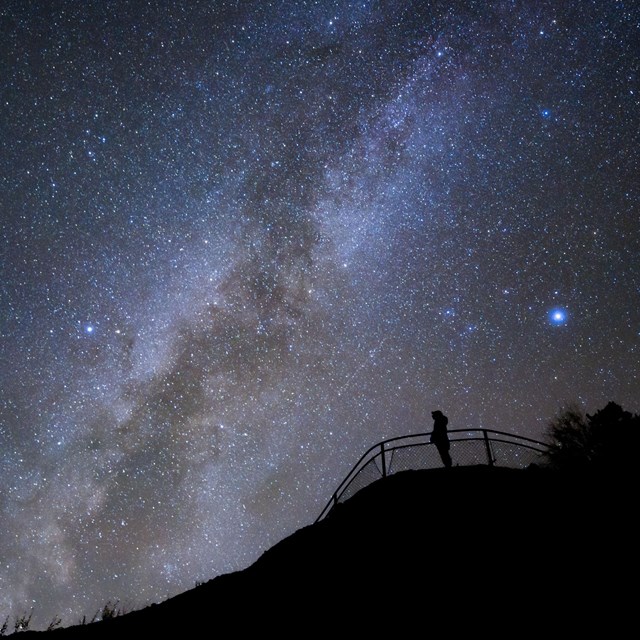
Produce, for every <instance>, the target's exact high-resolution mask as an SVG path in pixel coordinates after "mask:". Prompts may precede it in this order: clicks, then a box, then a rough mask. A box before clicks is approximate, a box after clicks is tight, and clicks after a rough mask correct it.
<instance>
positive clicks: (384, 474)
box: [380, 442, 387, 478]
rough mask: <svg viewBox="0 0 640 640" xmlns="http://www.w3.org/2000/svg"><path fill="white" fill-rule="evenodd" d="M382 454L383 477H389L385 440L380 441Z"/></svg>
mask: <svg viewBox="0 0 640 640" xmlns="http://www.w3.org/2000/svg"><path fill="white" fill-rule="evenodd" d="M380 455H381V456H382V477H383V478H386V477H387V459H386V458H385V457H384V442H381V443H380Z"/></svg>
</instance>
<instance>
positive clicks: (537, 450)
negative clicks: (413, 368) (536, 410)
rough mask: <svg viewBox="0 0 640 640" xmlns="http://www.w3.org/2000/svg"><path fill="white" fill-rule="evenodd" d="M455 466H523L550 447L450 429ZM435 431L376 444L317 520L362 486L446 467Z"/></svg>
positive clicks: (500, 434)
mask: <svg viewBox="0 0 640 640" xmlns="http://www.w3.org/2000/svg"><path fill="white" fill-rule="evenodd" d="M448 435H449V441H450V443H451V449H450V453H451V457H452V458H453V464H454V466H472V465H479V464H484V465H489V466H494V465H495V466H503V467H513V468H519V469H522V468H524V467H527V466H528V465H530V464H532V463H536V462H538V461H539V460H540V458H541V456H543V454H545V453H546V452H547V450H548V447H547V445H546V444H544V443H543V442H539V441H538V440H532V439H531V438H525V437H524V436H519V435H514V434H512V433H506V432H504V431H495V430H493V429H452V430H450V431H448ZM430 436H431V432H428V433H418V434H415V435H408V436H399V437H397V438H389V440H383V441H382V442H379V443H378V444H375V445H373V447H371V448H370V449H369V450H368V451H367V452H366V453H365V454H364V455H363V456H362V458H360V460H358V462H357V463H356V465H355V466H354V467H353V469H351V471H350V472H349V473H348V474H347V476H346V478H345V479H344V480H343V481H342V482H341V483H340V485H339V486H338V488H337V489H336V490H335V491H334V493H333V495H332V496H331V500H329V502H328V503H327V506H326V507H325V508H324V509H323V510H322V513H321V514H320V515H319V516H318V518H317V520H316V522H318V521H319V520H322V519H323V518H324V517H325V516H326V515H327V514H328V513H329V512H330V511H331V509H332V508H333V507H334V506H335V505H337V504H338V503H340V502H344V501H345V500H347V499H348V498H350V497H351V496H353V495H354V494H356V493H357V492H358V491H360V489H362V488H364V487H366V486H367V485H369V484H371V483H372V482H375V481H376V480H379V479H380V478H385V477H386V476H388V475H391V474H393V473H397V472H398V471H406V470H409V469H433V468H436V467H442V466H443V465H442V461H441V459H440V454H439V453H438V450H437V449H436V447H435V445H434V444H433V443H431V442H429V437H430Z"/></svg>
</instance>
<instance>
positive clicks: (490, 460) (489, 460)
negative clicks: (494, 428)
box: [482, 429, 494, 467]
mask: <svg viewBox="0 0 640 640" xmlns="http://www.w3.org/2000/svg"><path fill="white" fill-rule="evenodd" d="M482 435H483V436H484V446H485V448H486V450H487V464H488V465H489V466H490V467H493V463H494V459H493V454H492V453H491V444H490V442H489V434H488V433H487V430H486V429H483V430H482Z"/></svg>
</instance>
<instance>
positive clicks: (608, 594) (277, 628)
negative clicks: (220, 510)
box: [26, 467, 637, 640]
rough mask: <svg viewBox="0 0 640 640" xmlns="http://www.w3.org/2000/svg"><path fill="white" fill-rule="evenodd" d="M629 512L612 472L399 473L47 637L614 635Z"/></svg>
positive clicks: (621, 601)
mask: <svg viewBox="0 0 640 640" xmlns="http://www.w3.org/2000/svg"><path fill="white" fill-rule="evenodd" d="M635 511H636V499H635V491H634V490H633V489H632V488H631V487H630V486H629V485H628V481H627V480H623V479H619V478H616V479H613V478H608V479H606V480H604V479H602V478H598V479H596V478H593V477H589V476H580V477H577V476H567V475H560V474H557V473H552V472H548V471H545V470H541V469H534V470H525V471H521V470H513V469H504V468H489V467H469V468H462V467H457V468H453V469H434V470H425V471H406V472H402V473H398V474H396V475H394V476H391V477H389V478H386V479H384V480H380V481H378V482H376V483H374V484H372V485H370V486H369V487H367V488H365V489H363V490H362V491H360V492H359V493H358V494H357V495H355V496H354V497H353V498H351V499H350V500H348V501H347V502H346V503H344V504H343V505H339V506H338V507H337V508H336V509H335V510H334V511H333V512H332V513H331V514H330V515H329V516H328V517H327V518H326V519H325V520H323V521H321V522H319V523H317V524H314V525H310V526H308V527H305V528H303V529H301V530H299V531H297V532H296V533H294V534H293V535H292V536H290V537H289V538H287V539H285V540H283V541H282V542H280V543H279V544H277V545H275V546H274V547H273V548H271V549H270V550H269V551H267V552H266V553H264V554H263V556H262V557H261V558H260V559H259V560H258V561H257V562H256V563H255V564H254V565H252V566H251V567H249V568H248V569H246V570H244V571H240V572H237V573H233V574H228V575H224V576H220V577H218V578H216V579H214V580H211V581H210V582H208V583H206V584H203V585H201V586H199V587H197V588H195V589H193V590H191V591H188V592H186V593H183V594H181V595H179V596H177V597H175V598H172V599H170V600H167V601H166V602H164V603H161V604H159V605H153V606H151V607H147V608H146V609H143V610H140V611H137V612H133V613H130V614H127V615H125V616H122V617H119V618H115V619H113V620H108V621H105V622H100V623H95V624H92V625H86V626H79V627H71V628H68V629H60V630H56V631H53V632H49V633H48V634H47V636H46V637H47V638H49V637H50V638H51V639H52V640H64V639H66V638H76V637H88V638H103V637H105V638H106V637H109V638H129V637H138V636H140V637H142V636H149V635H150V636H155V635H160V634H162V635H165V634H169V635H171V636H175V637H179V638H183V637H198V638H199V637H230V636H232V635H233V636H236V635H238V636H239V637H244V636H247V635H251V636H253V635H256V634H265V635H267V636H269V637H271V636H274V635H279V636H281V637H301V638H304V637H317V636H325V637H334V636H338V637H343V636H344V635H345V634H346V633H348V634H351V633H353V634H357V636H358V637H361V636H362V635H363V634H365V633H367V634H370V635H373V637H386V636H394V637H408V636H425V635H431V636H432V637H442V636H446V635H451V636H453V637H461V636H462V635H467V634H470V633H473V634H474V635H476V634H480V635H482V636H484V635H486V634H491V635H499V636H501V637H507V636H509V637H516V636H522V635H524V636H527V637H529V636H532V637H537V636H543V635H544V636H546V635H548V634H553V635H556V634H557V633H565V634H569V633H570V634H571V635H574V634H575V633H578V632H584V631H588V632H589V635H592V634H593V633H597V632H601V633H606V635H607V636H608V637H616V636H618V635H620V634H621V629H622V628H625V627H627V624H628V623H629V621H630V620H631V616H632V613H633V611H634V609H635V597H634V596H633V594H634V593H635V579H636V574H635V569H634V568H633V565H634V558H635V557H637V554H636V550H635V546H634V545H635V544H636V540H637V536H636V533H637V529H636V528H635V525H633V526H632V522H633V521H634V520H635ZM630 579H631V584H629V580H630ZM632 598H633V603H632V604H633V609H632V610H629V607H630V606H631V604H630V603H631V602H632ZM634 617H635V616H634ZM633 626H634V627H635V622H633ZM627 633H628V631H627ZM26 635H27V636H28V635H31V632H29V633H27V634H26Z"/></svg>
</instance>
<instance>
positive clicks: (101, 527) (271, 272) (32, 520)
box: [0, 0, 640, 626]
mask: <svg viewBox="0 0 640 640" xmlns="http://www.w3.org/2000/svg"><path fill="white" fill-rule="evenodd" d="M639 31H640V10H639V9H638V7H637V6H636V4H635V3H632V2H623V1H613V0H611V1H608V0H607V1H600V0H598V1H589V0H580V1H578V0H575V1H562V2H560V1H551V0H542V1H540V2H535V3H533V2H526V1H524V0H509V1H507V0H504V1H499V2H494V3H486V2H474V1H468V2H462V1H460V2H443V1H437V0H434V1H424V2H417V1H415V2H404V1H402V2H401V1H399V0H398V1H388V2H387V1H384V2H372V1H368V0H363V1H360V2H347V1H344V0H334V1H331V2H330V1H328V0H327V1H324V0H318V1H311V0H309V1H300V2H292V1H288V0H279V1H252V0H248V1H242V2H236V1H231V0H229V1H226V0H220V1H217V0H207V1H204V0H202V1H199V0H194V1H193V2H189V3H175V2H163V1H160V0H158V1H156V0H151V1H149V2H146V3H141V2H137V1H133V0H121V1H119V2H117V3H111V2H100V1H97V0H86V1H84V2H77V3H75V2H74V3H70V2H42V3H37V2H35V3H34V2H28V3H25V2H21V1H19V0H6V1H5V2H3V3H2V6H1V7H0V50H1V60H2V69H3V73H2V77H1V79H0V110H1V116H0V122H1V123H2V125H1V126H2V135H1V136H0V145H1V148H2V152H1V155H0V167H1V172H0V194H1V202H2V213H1V215H0V252H1V253H0V268H1V269H2V273H1V276H2V277H1V280H0V303H1V306H0V309H1V316H0V365H1V366H0V486H2V492H1V494H0V514H1V518H2V524H3V527H2V531H1V532H0V559H1V561H0V585H2V588H1V589H0V612H2V611H5V612H6V613H7V614H19V613H22V612H23V611H28V610H29V609H31V608H32V607H33V608H34V619H37V621H38V624H39V625H40V626H46V624H47V622H48V621H49V620H50V619H51V618H52V617H53V616H54V615H59V616H61V617H62V618H63V620H64V623H65V624H71V623H74V622H76V621H77V620H78V618H80V617H81V616H82V615H83V614H88V615H91V614H92V613H93V611H95V610H96V609H98V608H99V607H100V606H101V605H103V604H104V603H105V602H106V601H107V600H109V599H111V600H112V601H113V600H114V599H118V600H120V601H121V602H124V603H125V604H127V605H128V606H132V607H135V606H142V605H144V604H147V603H148V602H151V601H158V600H161V599H164V598H166V597H167V596H170V595H174V594H176V593H178V592H180V591H183V590H185V589H187V588H190V587H193V585H194V583H195V582H196V581H202V580H207V579H210V578H212V577H213V576H215V575H217V574H219V573H221V572H226V571H231V570H235V569H239V568H242V567H244V566H247V565H248V564H249V563H250V562H252V561H253V560H254V559H255V558H256V557H257V556H258V555H259V554H260V553H261V552H262V551H263V550H264V549H266V548H268V547H269V546H270V545H271V544H273V543H275V542H276V541H278V540H280V539H281V538H282V537H284V536H285V535H287V534H289V533H291V532H292V531H294V530H295V529H297V528H299V527H300V526H302V525H306V524H309V523H310V522H312V521H313V519H314V518H315V517H316V516H317V514H318V513H319V511H320V509H321V507H322V506H323V505H324V503H325V502H326V500H327V499H328V497H329V496H330V494H331V492H332V491H333V489H334V488H335V486H336V485H337V484H338V482H339V481H340V480H341V479H342V477H343V476H344V475H345V473H346V472H347V471H348V470H349V469H350V467H351V466H352V465H353V463H355V461H356V460H357V459H358V458H359V457H360V455H361V454H362V453H363V452H364V451H365V450H366V449H367V448H368V447H369V446H371V445H372V444H374V443H375V442H377V441H379V440H381V439H383V438H387V437H392V436H396V435H402V434H405V433H418V432H423V431H426V430H429V429H430V428H431V420H430V413H431V411H432V410H433V409H436V408H440V409H442V410H444V412H445V413H446V414H447V415H448V416H449V420H450V423H449V426H450V428H466V427H468V428H477V427H487V428H495V429H500V430H504V431H512V432H516V433H520V434H522V435H526V436H529V437H534V438H540V437H542V435H543V433H544V428H545V425H546V421H547V420H548V419H549V418H550V417H551V416H552V415H553V414H554V413H555V412H556V411H557V410H558V408H559V407H560V406H562V405H564V404H566V403H568V402H572V401H578V402H581V403H582V404H583V405H584V406H585V408H586V409H587V410H589V411H593V410H595V409H598V408H601V407H602V406H604V404H606V402H607V401H609V400H615V401H616V402H618V403H620V404H622V405H623V406H624V407H625V408H626V409H629V410H634V411H637V410H639V409H640V407H639V406H638V405H637V399H638V397H640V366H639V362H640V358H639V357H638V356H639V347H638V345H639V341H640V304H638V303H639V300H638V296H639V293H640V260H639V259H638V258H639V257H640V192H639V184H640V183H639V182H638V176H639V175H640V162H639V159H640V155H639V151H638V150H639V149H640V139H639V138H640V126H639V125H640V118H639V108H640V86H639V68H638V67H639V62H638V61H639V60H640V58H639V56H638V42H639V36H640V33H639ZM36 626H37V625H36Z"/></svg>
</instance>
